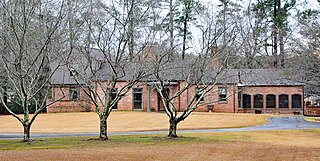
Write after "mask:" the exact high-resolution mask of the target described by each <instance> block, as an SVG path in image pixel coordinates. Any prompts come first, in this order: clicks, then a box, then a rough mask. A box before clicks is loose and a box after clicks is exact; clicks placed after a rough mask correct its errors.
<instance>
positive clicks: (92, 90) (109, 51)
mask: <svg viewBox="0 0 320 161" xmlns="http://www.w3.org/2000/svg"><path fill="white" fill-rule="evenodd" d="M99 3H100V5H99V6H102V7H100V8H99V9H97V10H100V11H99V12H100V13H102V14H103V15H104V16H100V17H99V18H97V17H95V16H85V17H82V18H83V19H82V21H83V22H85V23H84V26H86V27H87V31H88V33H87V34H89V35H87V36H86V37H91V42H90V43H93V45H94V46H96V48H97V49H92V48H84V49H83V48H82V46H88V45H86V43H88V42H87V41H79V42H78V46H79V51H80V52H78V53H77V54H80V55H83V56H80V57H82V59H81V60H80V62H79V63H80V65H81V66H82V67H81V68H79V69H82V71H77V76H75V79H76V81H77V82H78V84H79V85H81V88H82V90H83V92H84V93H85V94H86V97H87V99H88V101H90V102H92V104H93V106H94V109H93V110H94V111H95V112H96V113H97V114H98V116H99V119H100V133H99V139H101V140H108V134H107V129H108V118H109V116H110V114H111V112H112V110H113V109H114V108H115V107H116V106H117V104H118V102H119V100H121V99H122V98H123V97H125V95H126V94H127V93H128V92H129V91H130V90H131V88H132V87H133V86H134V85H135V84H136V83H137V82H139V80H140V79H141V78H143V77H145V76H146V75H147V72H146V71H147V70H146V66H145V65H144V62H143V61H139V60H140V59H139V58H138V57H140V56H141V52H142V50H143V49H144V47H145V45H146V44H148V42H149V39H150V37H152V35H154V34H153V33H152V30H150V29H152V28H150V26H147V25H146V26H144V25H141V23H144V22H145V21H146V20H145V19H146V17H148V16H147V15H148V14H149V12H150V11H151V9H150V8H151V7H152V6H153V5H154V4H153V3H146V2H145V1H139V2H138V1H130V2H128V1H126V2H125V3H123V2H122V1H120V0H113V1H111V3H107V4H104V3H102V2H99ZM128 6H131V7H128ZM138 8H139V9H140V11H137V10H138ZM123 9H125V10H123ZM127 9H129V10H127ZM131 10H135V11H131ZM131 25H134V26H131ZM137 26H140V27H139V28H138V27H137ZM131 27H133V28H131ZM139 32H144V33H143V34H142V36H141V38H137V37H135V36H134V35H135V34H139ZM131 36H134V41H135V42H132V40H133V39H132V37H131ZM133 50H134V52H133ZM97 61H101V62H102V64H101V66H99V64H98V65H97Z"/></svg>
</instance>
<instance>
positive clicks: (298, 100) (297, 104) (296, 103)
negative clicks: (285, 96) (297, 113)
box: [292, 94, 302, 108]
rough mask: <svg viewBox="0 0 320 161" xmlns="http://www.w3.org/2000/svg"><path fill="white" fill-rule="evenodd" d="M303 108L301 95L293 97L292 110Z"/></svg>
mask: <svg viewBox="0 0 320 161" xmlns="http://www.w3.org/2000/svg"><path fill="white" fill-rule="evenodd" d="M301 107H302V101H301V95H300V94H294V95H292V108H301Z"/></svg>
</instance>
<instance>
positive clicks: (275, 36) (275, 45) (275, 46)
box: [272, 0, 278, 68]
mask: <svg viewBox="0 0 320 161" xmlns="http://www.w3.org/2000/svg"><path fill="white" fill-rule="evenodd" d="M277 4H278V0H274V4H273V5H274V6H273V26H272V37H273V44H272V45H273V46H272V47H273V51H272V66H273V67H274V68H277V67H278V58H277V57H278V56H277V55H278V32H277V31H278V25H277V24H278V23H277V12H278V11H277Z"/></svg>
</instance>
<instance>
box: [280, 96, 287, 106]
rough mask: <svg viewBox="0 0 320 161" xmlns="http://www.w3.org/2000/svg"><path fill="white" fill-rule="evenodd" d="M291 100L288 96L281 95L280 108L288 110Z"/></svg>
mask: <svg viewBox="0 0 320 161" xmlns="http://www.w3.org/2000/svg"><path fill="white" fill-rule="evenodd" d="M288 107H289V99H288V95H287V94H282V95H279V108H288Z"/></svg>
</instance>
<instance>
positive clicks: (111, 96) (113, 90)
mask: <svg viewBox="0 0 320 161" xmlns="http://www.w3.org/2000/svg"><path fill="white" fill-rule="evenodd" d="M107 92H108V93H109V97H108V101H111V102H112V101H113V100H114V99H115V98H116V97H117V92H118V89H117V88H108V89H107ZM112 109H114V110H116V109H118V103H117V104H115V105H114V106H113V107H112Z"/></svg>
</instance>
